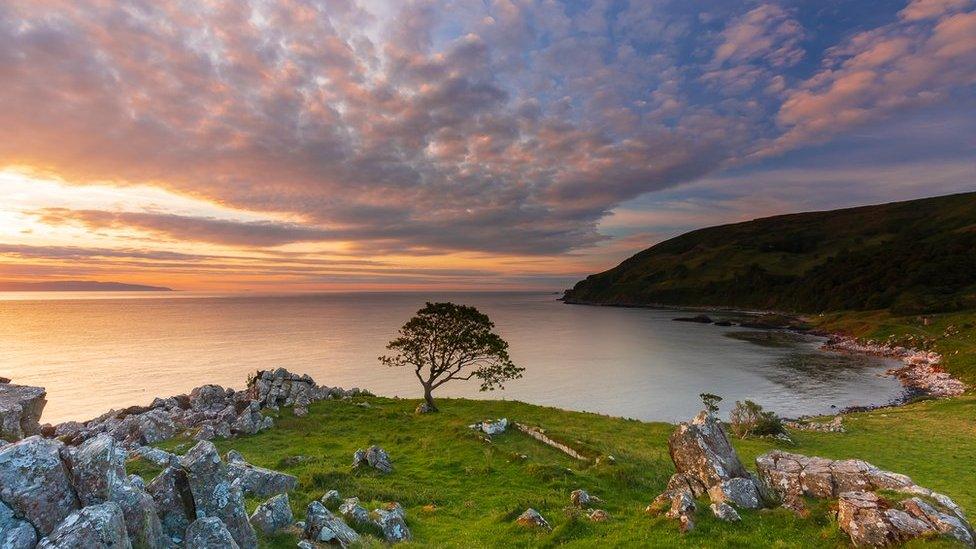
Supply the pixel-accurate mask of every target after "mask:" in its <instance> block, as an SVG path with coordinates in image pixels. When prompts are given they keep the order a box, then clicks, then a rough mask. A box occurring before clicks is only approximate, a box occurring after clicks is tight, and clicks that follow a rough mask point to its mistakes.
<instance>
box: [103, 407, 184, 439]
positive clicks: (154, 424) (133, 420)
mask: <svg viewBox="0 0 976 549" xmlns="http://www.w3.org/2000/svg"><path fill="white" fill-rule="evenodd" d="M175 434H176V424H175V423H174V422H173V418H172V416H171V415H170V414H169V413H167V412H166V411H165V410H163V409H158V408H157V409H154V410H149V411H147V412H143V413H141V414H133V415H128V416H126V417H125V419H123V420H122V421H121V423H119V424H118V425H116V426H115V427H114V428H113V429H112V436H113V437H115V438H116V440H119V441H121V442H123V443H124V444H125V445H126V446H134V445H142V444H155V443H157V442H160V441H163V440H166V439H170V438H173V436H174V435H175Z"/></svg>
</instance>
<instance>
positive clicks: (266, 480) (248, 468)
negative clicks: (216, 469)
mask: <svg viewBox="0 0 976 549" xmlns="http://www.w3.org/2000/svg"><path fill="white" fill-rule="evenodd" d="M228 461H229V463H228V464H227V474H228V476H229V478H230V479H231V481H237V482H238V483H239V484H240V486H241V489H242V490H243V491H244V494H245V495H248V496H256V497H261V498H267V497H271V496H273V495H276V494H284V493H286V492H290V491H292V490H294V489H295V486H296V485H298V478H296V477H295V476H293V475H289V474H286V473H280V472H278V471H272V470H271V469H265V468H263V467H257V466H255V465H251V464H250V463H247V462H246V461H243V459H241V460H236V459H235V460H234V461H230V460H228Z"/></svg>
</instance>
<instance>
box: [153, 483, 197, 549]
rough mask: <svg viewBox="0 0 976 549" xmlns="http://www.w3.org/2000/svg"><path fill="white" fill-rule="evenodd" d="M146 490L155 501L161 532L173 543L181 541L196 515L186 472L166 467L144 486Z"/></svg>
mask: <svg viewBox="0 0 976 549" xmlns="http://www.w3.org/2000/svg"><path fill="white" fill-rule="evenodd" d="M146 491H147V492H148V493H149V495H150V496H151V497H152V498H153V501H154V502H155V507H156V512H157V514H158V515H159V519H160V522H161V523H162V528H163V533H164V534H165V535H166V536H167V537H168V538H169V539H170V540H171V541H172V542H173V543H176V544H179V543H181V542H182V541H183V538H184V536H185V535H186V529H187V527H188V526H190V523H191V522H193V521H194V520H195V519H196V516H197V511H196V506H195V505H194V503H193V495H192V494H191V492H190V485H189V481H188V480H187V477H186V472H185V471H183V469H181V468H180V467H178V466H177V467H173V466H170V467H167V468H166V469H164V470H163V472H162V473H160V474H158V475H156V478H154V479H153V480H152V482H150V483H149V485H148V486H146Z"/></svg>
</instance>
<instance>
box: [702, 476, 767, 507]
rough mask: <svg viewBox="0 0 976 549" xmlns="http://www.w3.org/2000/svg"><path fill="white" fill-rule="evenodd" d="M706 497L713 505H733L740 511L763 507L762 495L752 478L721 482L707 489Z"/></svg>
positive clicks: (737, 478) (731, 479)
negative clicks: (724, 503)
mask: <svg viewBox="0 0 976 549" xmlns="http://www.w3.org/2000/svg"><path fill="white" fill-rule="evenodd" d="M708 497H709V499H711V500H712V502H714V503H722V502H727V503H733V504H735V506H736V507H739V508H741V509H759V508H761V507H762V506H763V498H762V495H761V494H760V493H759V488H758V487H757V486H756V482H755V481H754V480H753V479H752V478H743V477H736V478H730V479H728V480H723V481H722V482H720V483H718V484H716V485H714V486H712V487H711V488H709V489H708Z"/></svg>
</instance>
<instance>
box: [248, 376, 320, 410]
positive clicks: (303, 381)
mask: <svg viewBox="0 0 976 549" xmlns="http://www.w3.org/2000/svg"><path fill="white" fill-rule="evenodd" d="M247 394H248V396H249V397H250V398H252V399H254V400H256V401H258V402H259V403H260V405H261V407H262V408H277V407H280V406H296V407H298V408H305V409H306V410H305V412H306V413H307V408H308V405H309V403H310V402H312V401H313V400H321V398H325V396H324V395H323V394H322V392H321V391H319V388H318V387H317V386H316V385H315V382H314V381H313V380H312V378H311V377H309V376H307V375H301V376H300V375H298V374H293V373H291V372H289V371H288V370H285V369H284V368H278V369H277V370H274V371H271V370H263V371H259V372H258V373H257V374H256V375H255V376H254V377H253V378H251V379H250V380H249V381H248V384H247Z"/></svg>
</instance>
